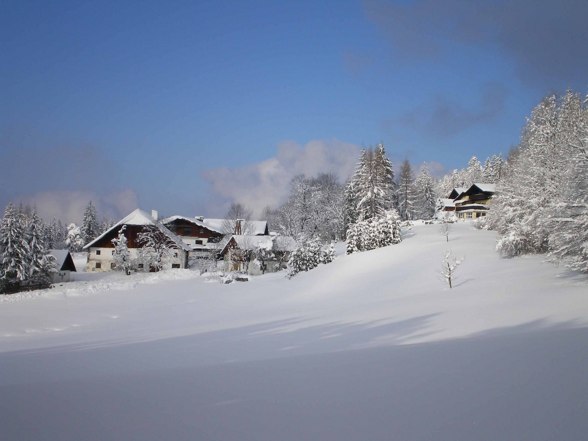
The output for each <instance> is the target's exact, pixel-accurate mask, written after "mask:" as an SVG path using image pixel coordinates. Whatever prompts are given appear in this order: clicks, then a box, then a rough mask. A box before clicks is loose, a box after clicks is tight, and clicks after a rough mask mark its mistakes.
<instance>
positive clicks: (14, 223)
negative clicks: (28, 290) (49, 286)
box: [0, 203, 27, 290]
mask: <svg viewBox="0 0 588 441" xmlns="http://www.w3.org/2000/svg"><path fill="white" fill-rule="evenodd" d="M23 218H24V217H23V215H22V213H21V212H19V210H17V209H16V208H15V207H14V205H13V204H12V203H9V204H8V205H7V206H6V209H5V210H4V217H3V218H2V222H1V223H0V280H1V284H2V286H3V289H4V290H5V289H11V290H12V289H15V288H17V287H18V286H19V285H20V284H21V283H22V282H23V281H24V280H26V278H27V267H26V256H27V244H26V238H25V225H24V222H23ZM0 288H2V287H0Z"/></svg>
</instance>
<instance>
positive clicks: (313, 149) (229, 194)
mask: <svg viewBox="0 0 588 441" xmlns="http://www.w3.org/2000/svg"><path fill="white" fill-rule="evenodd" d="M359 151H360V147H359V146H357V145H354V144H349V143H345V142H342V141H338V140H332V141H319V140H316V141H310V142H308V143H307V144H305V145H300V144H298V143H295V142H293V141H286V142H283V143H281V144H280V145H279V146H278V149H277V152H276V155H275V156H274V157H272V158H269V159H267V160H265V161H262V162H260V163H257V164H252V165H247V166H243V167H237V168H225V167H222V168H217V169H213V170H209V171H207V172H205V173H204V176H203V177H204V179H205V180H206V181H207V182H208V183H209V184H210V185H211V187H212V190H213V192H214V193H215V194H216V195H218V196H220V197H221V198H222V200H223V201H224V202H225V203H230V202H231V201H237V202H241V203H243V204H245V205H246V206H247V207H249V208H251V209H252V210H253V211H254V212H255V213H257V214H260V213H261V211H262V210H263V208H264V207H266V206H268V205H269V206H272V207H277V206H278V205H279V204H280V203H282V202H283V201H284V200H285V198H286V197H287V195H288V191H289V183H290V181H291V179H292V178H293V177H294V176H296V175H299V174H305V175H306V176H315V175H317V174H319V173H322V172H325V173H333V174H334V175H336V176H337V177H338V178H339V179H340V180H341V181H345V180H346V179H347V178H349V176H350V175H351V173H352V172H353V170H354V168H355V165H356V163H357V160H358V157H359Z"/></svg>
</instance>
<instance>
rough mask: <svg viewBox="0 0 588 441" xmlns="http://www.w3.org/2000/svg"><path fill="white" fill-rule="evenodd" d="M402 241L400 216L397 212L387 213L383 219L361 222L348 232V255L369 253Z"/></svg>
mask: <svg viewBox="0 0 588 441" xmlns="http://www.w3.org/2000/svg"><path fill="white" fill-rule="evenodd" d="M401 240H402V238H401V235H400V224H399V216H398V213H397V212H396V211H395V210H391V211H387V212H386V214H385V215H384V216H383V217H381V218H375V219H369V220H365V221H359V222H356V223H355V224H352V225H350V226H349V228H348V230H347V241H346V242H347V254H351V253H355V252H358V251H368V250H373V249H376V248H381V247H385V246H388V245H393V244H397V243H399V242H400V241H401Z"/></svg>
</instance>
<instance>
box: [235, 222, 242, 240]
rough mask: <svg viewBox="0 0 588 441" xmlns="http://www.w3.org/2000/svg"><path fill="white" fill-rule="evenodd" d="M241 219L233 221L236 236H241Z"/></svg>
mask: <svg viewBox="0 0 588 441" xmlns="http://www.w3.org/2000/svg"><path fill="white" fill-rule="evenodd" d="M242 227H243V219H237V220H236V221H235V234H236V235H237V236H240V235H241V234H243V228H242Z"/></svg>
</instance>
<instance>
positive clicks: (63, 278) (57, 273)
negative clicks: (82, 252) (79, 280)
mask: <svg viewBox="0 0 588 441" xmlns="http://www.w3.org/2000/svg"><path fill="white" fill-rule="evenodd" d="M49 255H50V256H51V257H53V259H54V261H55V268H54V269H53V271H52V272H51V282H52V283H60V282H69V281H70V279H71V273H72V272H74V273H75V272H76V266H75V264H74V261H73V259H72V257H71V254H70V252H69V251H68V250H49Z"/></svg>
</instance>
